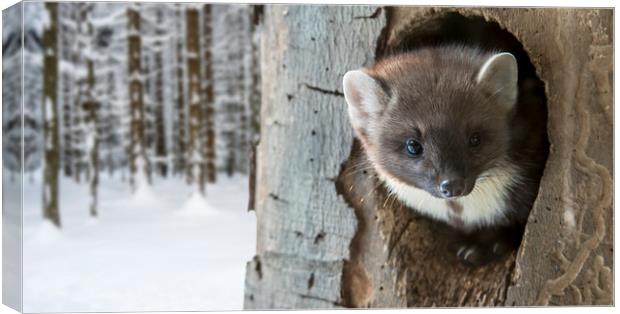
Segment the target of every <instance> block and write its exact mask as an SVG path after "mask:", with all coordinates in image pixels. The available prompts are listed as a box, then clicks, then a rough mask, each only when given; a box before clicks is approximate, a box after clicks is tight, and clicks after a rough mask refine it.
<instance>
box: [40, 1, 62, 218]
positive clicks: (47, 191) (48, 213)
mask: <svg viewBox="0 0 620 314" xmlns="http://www.w3.org/2000/svg"><path fill="white" fill-rule="evenodd" d="M45 9H46V10H47V21H46V22H47V23H46V25H45V26H44V30H43V100H42V102H41V103H42V104H43V107H44V108H43V121H44V130H43V138H44V147H45V148H44V149H45V163H44V169H43V178H44V179H43V216H44V217H45V218H47V219H49V220H50V221H52V222H53V223H54V224H55V225H56V226H57V227H60V213H59V209H58V175H59V173H60V160H59V158H60V151H59V146H60V145H59V134H58V98H57V91H58V87H57V82H56V78H57V76H58V3H55V2H47V3H45Z"/></svg>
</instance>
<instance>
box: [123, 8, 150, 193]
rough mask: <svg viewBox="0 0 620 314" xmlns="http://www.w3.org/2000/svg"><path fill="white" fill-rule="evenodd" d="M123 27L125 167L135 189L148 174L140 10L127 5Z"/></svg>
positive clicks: (147, 177) (145, 180)
mask: <svg viewBox="0 0 620 314" xmlns="http://www.w3.org/2000/svg"><path fill="white" fill-rule="evenodd" d="M127 30H128V32H127V41H128V46H129V48H128V49H127V52H128V56H127V58H128V60H129V61H128V71H129V110H130V116H131V128H130V144H129V168H130V170H131V185H132V187H133V189H134V190H137V189H138V188H139V187H140V185H141V184H147V181H149V182H150V177H149V176H148V165H147V161H146V151H145V137H144V84H143V78H142V75H141V73H142V71H141V70H142V67H141V56H142V43H141V39H140V13H139V12H138V11H137V10H135V9H133V8H129V9H127Z"/></svg>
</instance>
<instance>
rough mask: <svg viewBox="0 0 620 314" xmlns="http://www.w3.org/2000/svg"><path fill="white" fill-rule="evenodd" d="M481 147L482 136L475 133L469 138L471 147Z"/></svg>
mask: <svg viewBox="0 0 620 314" xmlns="http://www.w3.org/2000/svg"><path fill="white" fill-rule="evenodd" d="M478 145H480V134H478V133H474V134H472V135H471V136H470V137H469V146H471V147H476V146H478Z"/></svg>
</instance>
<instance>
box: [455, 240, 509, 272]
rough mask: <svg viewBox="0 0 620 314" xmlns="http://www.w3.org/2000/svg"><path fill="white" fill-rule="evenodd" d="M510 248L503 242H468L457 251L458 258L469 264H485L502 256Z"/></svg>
mask: <svg viewBox="0 0 620 314" xmlns="http://www.w3.org/2000/svg"><path fill="white" fill-rule="evenodd" d="M509 250H510V248H509V246H508V245H506V243H503V242H500V241H498V242H494V243H489V244H487V243H468V244H464V245H461V246H460V247H459V248H458V250H457V251H456V257H457V258H458V260H459V261H460V262H461V263H463V264H465V265H467V266H473V267H476V266H483V265H486V264H488V263H490V262H492V261H494V260H496V259H498V258H500V257H502V256H504V255H505V254H506V253H507V252H508V251H509Z"/></svg>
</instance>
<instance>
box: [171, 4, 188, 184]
mask: <svg viewBox="0 0 620 314" xmlns="http://www.w3.org/2000/svg"><path fill="white" fill-rule="evenodd" d="M177 5H179V4H177ZM176 20H177V23H178V24H177V30H176V31H177V38H176V41H177V42H176V57H177V58H176V76H177V77H176V78H177V90H176V123H175V130H176V132H175V141H176V142H175V144H176V149H175V152H174V154H175V171H177V172H180V173H186V167H187V166H186V159H185V154H186V150H187V148H186V146H187V145H186V131H185V124H186V119H185V116H186V112H185V111H186V110H185V87H184V84H183V79H184V71H183V68H184V62H183V41H184V38H185V36H184V35H183V32H182V31H183V22H182V21H183V11H182V9H181V7H180V6H179V7H177V9H176Z"/></svg>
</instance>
